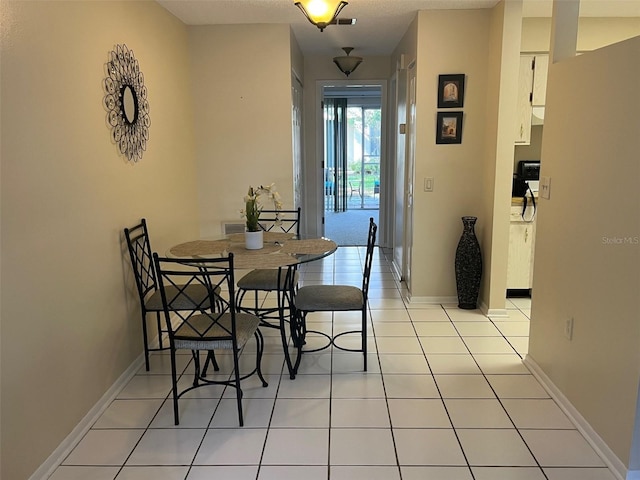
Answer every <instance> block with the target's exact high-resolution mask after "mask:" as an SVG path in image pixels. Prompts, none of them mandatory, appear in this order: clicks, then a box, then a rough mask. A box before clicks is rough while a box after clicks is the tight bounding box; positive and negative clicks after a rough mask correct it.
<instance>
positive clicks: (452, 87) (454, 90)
mask: <svg viewBox="0 0 640 480" xmlns="http://www.w3.org/2000/svg"><path fill="white" fill-rule="evenodd" d="M463 104H464V73H456V74H449V75H439V76H438V108H462V106H463Z"/></svg>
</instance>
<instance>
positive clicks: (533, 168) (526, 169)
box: [516, 160, 540, 180]
mask: <svg viewBox="0 0 640 480" xmlns="http://www.w3.org/2000/svg"><path fill="white" fill-rule="evenodd" d="M516 173H517V174H518V177H519V178H520V179H522V180H540V160H520V161H519V162H518V169H517V171H516Z"/></svg>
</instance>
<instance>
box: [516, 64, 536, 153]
mask: <svg viewBox="0 0 640 480" xmlns="http://www.w3.org/2000/svg"><path fill="white" fill-rule="evenodd" d="M534 58H535V57H534V56H533V55H521V56H520V70H519V74H518V105H517V112H518V118H517V121H516V145H529V144H530V143H531V111H532V105H531V92H532V91H533V60H534Z"/></svg>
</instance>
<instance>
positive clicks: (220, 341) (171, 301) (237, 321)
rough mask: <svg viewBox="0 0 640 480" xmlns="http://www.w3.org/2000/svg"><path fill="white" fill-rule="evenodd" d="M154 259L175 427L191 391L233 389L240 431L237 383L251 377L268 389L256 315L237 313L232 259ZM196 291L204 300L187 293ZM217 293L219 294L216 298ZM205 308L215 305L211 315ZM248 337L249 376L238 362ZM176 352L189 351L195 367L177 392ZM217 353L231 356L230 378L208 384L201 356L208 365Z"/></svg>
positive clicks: (230, 257)
mask: <svg viewBox="0 0 640 480" xmlns="http://www.w3.org/2000/svg"><path fill="white" fill-rule="evenodd" d="M153 258H154V264H155V268H156V272H157V274H158V284H159V286H160V292H161V298H162V305H163V311H164V315H165V322H166V328H167V331H168V334H169V350H170V352H171V384H172V396H173V411H174V420H175V424H176V425H178V424H179V423H180V415H179V409H178V399H179V398H180V397H181V396H182V395H184V394H185V393H187V392H189V391H191V390H193V389H195V388H198V387H202V386H206V385H212V384H215V385H227V386H229V387H232V388H235V390H236V401H237V405H238V422H239V424H240V426H243V425H244V419H243V414H242V389H241V386H240V381H241V380H244V379H245V378H247V377H249V376H251V375H253V374H254V373H255V374H257V375H258V377H259V378H260V380H261V381H262V386H263V387H267V386H268V384H267V382H266V381H265V379H264V377H263V375H262V370H261V361H262V352H263V349H264V340H263V338H262V333H261V332H260V330H259V329H258V326H259V325H260V319H259V318H258V317H256V316H255V315H251V314H247V313H240V312H237V311H236V303H235V279H234V274H233V253H230V254H229V256H228V257H223V258H215V259H189V260H185V259H179V260H178V259H175V258H161V257H159V256H158V254H157V253H154V254H153ZM195 287H197V288H198V289H205V290H206V291H207V298H204V299H202V298H200V297H198V296H196V297H193V296H192V295H191V293H190V292H191V291H193V290H194V289H195ZM221 291H222V294H220V293H219V292H221ZM183 298H187V299H188V300H189V301H190V302H191V304H192V305H193V308H191V309H189V310H185V309H183V308H179V307H181V305H182V302H183V300H182V299H183ZM208 305H217V308H216V309H215V310H210V309H208ZM251 337H253V338H255V340H256V364H255V367H254V368H253V370H252V371H251V372H249V373H248V374H244V375H242V374H241V373H240V365H239V358H240V354H241V352H242V351H243V349H244V348H245V345H246V344H247V342H248V341H249V340H250V339H251ZM177 350H191V354H192V357H193V365H194V376H193V383H192V384H191V385H190V386H188V387H186V388H184V389H183V390H181V391H179V390H178V374H177V369H176V352H177ZM216 350H229V351H230V352H231V355H232V359H233V372H232V373H231V375H230V376H228V377H223V378H222V379H219V380H211V379H208V378H205V374H204V373H203V371H202V370H201V368H200V351H206V352H208V355H207V362H208V361H209V359H211V358H212V356H213V352H214V351H216ZM216 367H217V365H216ZM216 369H217V368H216Z"/></svg>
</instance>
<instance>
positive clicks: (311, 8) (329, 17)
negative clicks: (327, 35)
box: [295, 0, 347, 32]
mask: <svg viewBox="0 0 640 480" xmlns="http://www.w3.org/2000/svg"><path fill="white" fill-rule="evenodd" d="M346 5H347V2H344V1H335V0H301V1H299V2H296V3H295V6H296V7H298V8H299V9H300V10H302V13H304V16H305V17H307V19H308V20H309V21H310V22H311V23H313V24H314V25H315V26H316V27H318V28H319V29H320V31H321V32H322V31H323V30H324V29H325V28H327V25H329V24H330V23H333V22H335V20H336V17H337V16H338V14H339V13H340V11H341V10H342V9H343V8H344V7H345V6H346Z"/></svg>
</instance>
